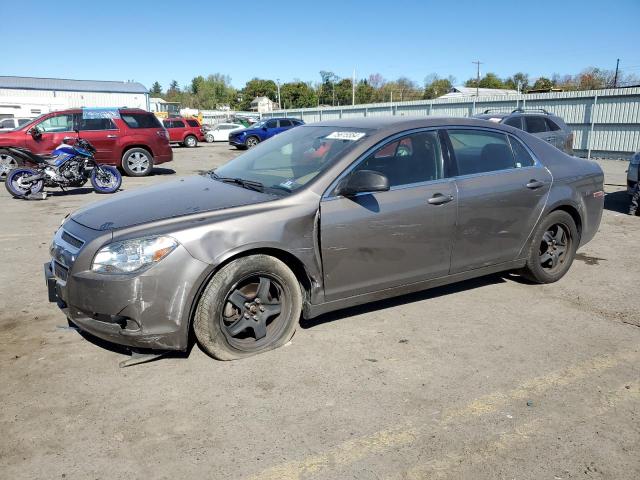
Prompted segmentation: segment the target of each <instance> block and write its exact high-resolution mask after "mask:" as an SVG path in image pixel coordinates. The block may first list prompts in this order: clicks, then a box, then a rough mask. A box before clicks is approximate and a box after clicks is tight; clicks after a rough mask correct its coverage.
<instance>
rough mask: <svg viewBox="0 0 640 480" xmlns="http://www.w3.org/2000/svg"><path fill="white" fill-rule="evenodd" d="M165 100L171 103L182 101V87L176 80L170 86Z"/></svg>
mask: <svg viewBox="0 0 640 480" xmlns="http://www.w3.org/2000/svg"><path fill="white" fill-rule="evenodd" d="M165 100H167V101H169V102H179V101H181V95H180V87H179V86H178V82H177V81H176V80H172V81H171V83H170V84H169V89H168V90H167V93H166V94H165Z"/></svg>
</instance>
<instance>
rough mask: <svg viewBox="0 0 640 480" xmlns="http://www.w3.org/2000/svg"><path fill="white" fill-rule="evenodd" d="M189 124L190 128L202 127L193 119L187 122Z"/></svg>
mask: <svg viewBox="0 0 640 480" xmlns="http://www.w3.org/2000/svg"><path fill="white" fill-rule="evenodd" d="M187 123H188V124H189V126H190V127H199V126H200V124H199V123H198V121H197V120H193V119H191V120H187Z"/></svg>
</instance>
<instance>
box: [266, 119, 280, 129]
mask: <svg viewBox="0 0 640 480" xmlns="http://www.w3.org/2000/svg"><path fill="white" fill-rule="evenodd" d="M265 127H267V128H277V127H278V121H277V120H269V121H268V122H267V123H266V125H265Z"/></svg>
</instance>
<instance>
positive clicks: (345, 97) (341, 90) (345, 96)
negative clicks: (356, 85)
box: [335, 78, 353, 105]
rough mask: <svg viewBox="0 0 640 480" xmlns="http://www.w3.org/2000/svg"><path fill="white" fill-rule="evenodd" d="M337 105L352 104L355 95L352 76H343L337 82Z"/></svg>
mask: <svg viewBox="0 0 640 480" xmlns="http://www.w3.org/2000/svg"><path fill="white" fill-rule="evenodd" d="M335 89H336V105H351V104H352V103H353V102H352V95H353V82H352V80H351V79H350V78H343V79H342V80H340V81H339V82H338V83H336V84H335Z"/></svg>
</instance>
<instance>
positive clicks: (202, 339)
mask: <svg viewBox="0 0 640 480" xmlns="http://www.w3.org/2000/svg"><path fill="white" fill-rule="evenodd" d="M301 311H302V291H301V287H300V283H299V282H298V279H297V278H296V276H295V275H294V274H293V272H292V271H291V270H290V269H289V267H287V266H286V265H285V264H284V263H283V262H282V261H280V260H278V259H277V258H274V257H271V256H268V255H251V256H248V257H242V258H239V259H237V260H234V261H232V262H231V263H229V264H228V265H225V266H224V267H223V268H222V269H220V271H219V272H218V273H216V274H215V275H214V276H213V278H212V279H211V281H210V282H209V284H208V285H207V286H206V288H205V290H204V292H203V294H202V297H201V298H200V301H199V302H198V307H197V309H196V313H195V319H194V324H193V328H194V331H195V334H196V338H197V339H198V342H199V343H200V346H201V347H202V348H203V349H204V350H205V351H206V352H207V353H208V354H209V355H211V356H212V357H214V358H217V359H218V360H236V359H240V358H245V357H249V356H252V355H256V354H258V353H263V352H266V351H268V350H273V349H274V348H278V347H281V346H282V345H284V344H285V343H287V342H288V341H289V339H290V338H291V337H292V336H293V334H294V332H295V330H296V327H297V325H298V321H299V319H300V312H301Z"/></svg>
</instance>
